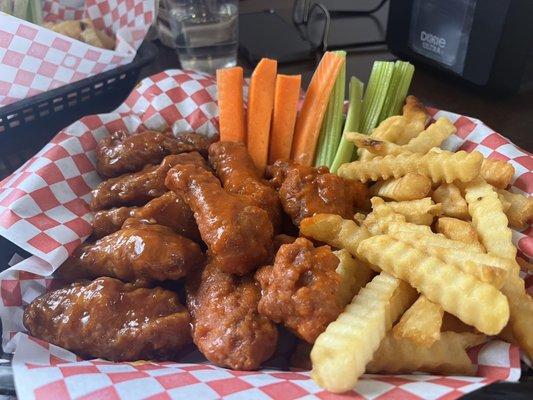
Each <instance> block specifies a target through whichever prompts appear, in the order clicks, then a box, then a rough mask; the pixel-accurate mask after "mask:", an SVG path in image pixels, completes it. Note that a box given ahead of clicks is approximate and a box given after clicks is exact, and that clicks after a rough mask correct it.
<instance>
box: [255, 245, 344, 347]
mask: <svg viewBox="0 0 533 400" xmlns="http://www.w3.org/2000/svg"><path fill="white" fill-rule="evenodd" d="M338 264H339V259H338V258H337V256H335V254H333V252H332V251H331V249H330V248H329V246H322V247H318V248H314V247H313V244H312V243H311V242H310V241H309V240H307V239H304V238H299V239H296V241H295V242H294V243H291V244H285V245H283V246H281V247H280V249H279V251H278V253H277V255H276V259H275V261H274V265H273V266H265V267H262V268H260V269H259V270H258V271H257V272H256V274H255V277H256V279H257V281H258V282H259V284H260V285H261V299H260V300H259V305H258V310H259V313H260V314H261V315H263V316H265V317H267V318H269V319H271V320H272V321H274V322H278V323H283V324H284V325H285V326H286V327H287V328H289V329H290V330H292V331H293V332H294V333H295V334H296V335H297V336H299V337H300V338H302V339H304V340H306V341H307V342H309V343H314V341H315V340H316V338H317V337H318V335H320V334H321V333H322V332H323V331H324V330H325V329H326V327H327V326H328V324H329V323H330V322H332V321H334V320H335V319H336V318H337V317H338V316H339V314H340V313H341V312H342V308H343V304H342V302H341V299H340V296H338V291H339V288H340V284H341V280H340V276H339V275H338V274H337V273H336V272H335V269H336V268H337V266H338Z"/></svg>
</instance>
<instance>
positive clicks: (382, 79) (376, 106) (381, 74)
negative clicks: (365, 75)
mask: <svg viewBox="0 0 533 400" xmlns="http://www.w3.org/2000/svg"><path fill="white" fill-rule="evenodd" d="M393 72H394V63H393V62H387V61H376V62H374V66H373V68H372V73H371V74H370V79H369V81H368V87H367V89H366V91H365V95H364V97H363V111H362V113H363V114H362V117H361V126H360V129H359V130H360V131H361V133H364V134H369V133H371V132H372V129H374V128H375V127H376V125H377V123H378V120H379V116H380V114H381V110H382V108H383V103H384V102H385V98H386V96H387V92H388V89H389V85H390V81H391V78H392V74H393Z"/></svg>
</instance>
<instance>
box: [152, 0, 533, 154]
mask: <svg viewBox="0 0 533 400" xmlns="http://www.w3.org/2000/svg"><path fill="white" fill-rule="evenodd" d="M357 4H360V5H361V7H364V6H365V2H364V1H359V2H357ZM291 7H292V0H272V1H264V0H247V1H241V2H240V11H241V12H253V11H261V10H264V9H275V10H276V11H279V13H280V15H282V16H283V17H284V18H285V19H286V20H289V19H290V18H289V15H290V9H291ZM375 16H376V18H377V20H378V21H379V23H380V24H381V25H382V26H383V27H384V28H385V27H386V25H387V16H388V5H385V7H383V9H381V10H380V11H379V12H378V13H376V15H375ZM339 27H340V29H342V25H341V24H337V25H335V24H334V23H332V29H335V28H339ZM351 32H353V30H351ZM265 34H266V33H265ZM335 35H336V36H339V35H342V32H338V31H337V32H335ZM361 35H364V32H362V33H361ZM156 43H157V42H156ZM158 47H159V55H158V57H157V59H156V60H155V62H154V63H152V64H151V65H150V66H148V67H147V68H145V70H143V71H142V77H144V76H148V75H151V74H153V73H156V72H159V71H162V70H165V69H168V68H179V60H178V57H177V55H176V53H175V51H174V50H172V49H169V48H167V47H164V46H163V45H161V44H160V43H158ZM394 59H396V57H395V55H394V54H392V53H391V52H389V50H388V49H387V47H386V46H385V45H384V46H378V47H373V48H366V49H358V50H354V51H349V52H348V55H347V71H346V73H347V76H357V77H358V78H359V79H361V80H362V81H363V82H366V81H367V80H368V77H369V75H370V71H371V69H372V64H373V62H374V61H375V60H394ZM239 64H240V65H242V66H243V67H244V69H245V71H246V73H247V74H250V72H251V70H252V68H253V66H252V65H249V64H248V63H246V61H245V60H244V59H243V58H242V57H239ZM315 66H316V64H315V63H314V62H313V61H310V62H297V63H291V64H289V65H279V71H280V72H281V73H284V74H302V80H303V83H304V85H307V83H308V82H309V79H310V78H311V75H312V72H313V71H314V68H315ZM415 67H416V72H415V75H414V78H413V82H412V84H411V94H414V95H415V96H417V97H418V98H419V99H420V100H421V101H422V102H423V103H424V104H426V105H428V106H434V107H437V108H440V109H443V110H447V111H452V112H455V113H459V114H463V115H467V116H470V117H474V118H478V119H480V120H482V121H483V122H484V123H485V124H487V125H488V126H490V127H491V128H493V129H494V130H496V131H497V132H499V133H501V134H502V135H504V136H506V137H508V138H509V139H510V140H511V141H512V142H514V143H515V144H517V145H518V146H520V147H522V148H524V149H525V150H528V151H533V90H530V91H528V92H524V93H520V94H516V95H513V96H509V97H503V98H502V97H495V96H490V95H486V94H482V93H479V92H477V91H476V90H474V89H472V88H469V87H466V86H465V85H462V84H460V83H458V82H456V81H454V80H453V79H451V78H450V77H448V76H446V75H444V74H440V73H437V72H435V71H434V70H431V69H429V68H426V67H425V66H423V65H419V64H416V63H415ZM304 87H305V86H304Z"/></svg>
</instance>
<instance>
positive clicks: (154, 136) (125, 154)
mask: <svg viewBox="0 0 533 400" xmlns="http://www.w3.org/2000/svg"><path fill="white" fill-rule="evenodd" d="M210 143H211V142H210V141H209V140H208V139H206V138H205V137H203V136H201V135H198V134H196V133H183V134H181V135H180V136H178V137H173V136H171V134H170V133H161V132H156V131H146V132H141V133H137V134H133V135H130V134H127V133H125V132H120V131H119V132H114V133H112V134H111V135H110V136H109V137H107V138H104V139H102V140H101V141H100V142H99V143H98V146H97V147H96V171H98V173H99V174H100V175H101V176H103V177H106V178H112V177H115V176H119V175H122V174H125V173H128V172H136V171H139V170H141V169H142V168H143V167H144V166H145V165H146V164H159V163H160V162H161V161H162V160H163V158H164V157H165V156H168V155H169V154H179V153H184V152H189V151H199V152H203V153H204V154H206V153H207V148H208V147H209V144H210Z"/></svg>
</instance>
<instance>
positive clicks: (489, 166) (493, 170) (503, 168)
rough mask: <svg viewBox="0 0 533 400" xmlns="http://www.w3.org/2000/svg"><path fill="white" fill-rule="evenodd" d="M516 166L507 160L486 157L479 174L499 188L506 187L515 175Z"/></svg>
mask: <svg viewBox="0 0 533 400" xmlns="http://www.w3.org/2000/svg"><path fill="white" fill-rule="evenodd" d="M514 172H515V171H514V167H513V166H512V165H511V164H509V163H508V162H506V161H502V160H493V159H488V158H486V159H484V160H483V164H481V172H480V173H479V175H480V176H481V177H482V178H483V179H485V181H487V183H490V184H491V185H492V186H494V187H496V188H498V189H505V188H506V187H507V186H509V184H510V183H511V181H512V180H513V176H514Z"/></svg>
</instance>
